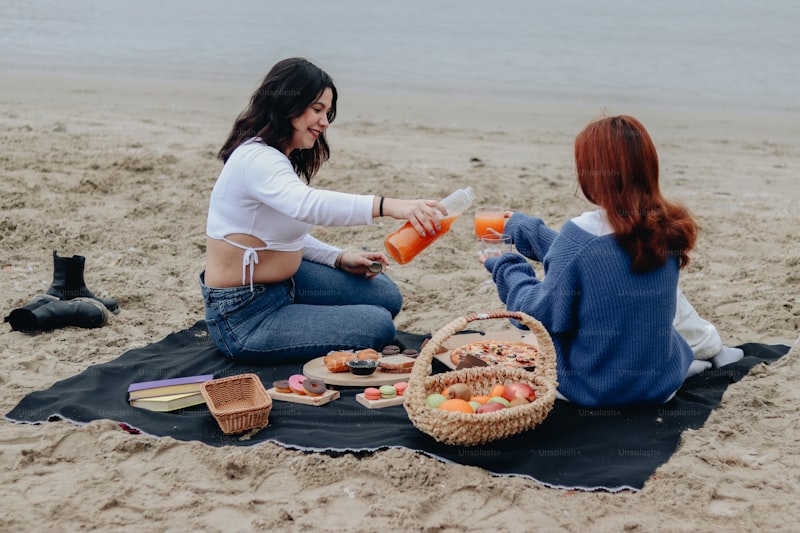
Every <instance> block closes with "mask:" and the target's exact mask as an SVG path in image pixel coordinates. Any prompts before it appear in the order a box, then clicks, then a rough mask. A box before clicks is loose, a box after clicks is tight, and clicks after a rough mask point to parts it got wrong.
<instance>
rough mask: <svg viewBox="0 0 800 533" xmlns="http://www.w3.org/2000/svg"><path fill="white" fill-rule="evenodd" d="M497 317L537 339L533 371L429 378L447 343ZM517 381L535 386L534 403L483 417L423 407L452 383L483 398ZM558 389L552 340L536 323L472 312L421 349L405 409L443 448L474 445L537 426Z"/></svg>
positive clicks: (491, 369) (490, 370) (477, 370)
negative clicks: (468, 327)
mask: <svg viewBox="0 0 800 533" xmlns="http://www.w3.org/2000/svg"><path fill="white" fill-rule="evenodd" d="M494 318H514V319H517V320H518V321H519V322H521V323H522V324H524V325H525V326H527V327H528V329H530V331H531V334H533V335H536V339H537V341H538V344H539V355H538V357H537V359H536V368H535V369H534V370H532V371H529V370H524V369H522V368H512V367H508V366H498V365H495V366H483V367H472V368H464V369H461V370H454V371H449V372H444V373H440V374H434V375H431V376H429V375H428V374H429V372H430V366H431V363H432V362H433V356H434V354H436V353H437V352H438V350H439V349H440V348H441V346H442V343H443V342H444V341H446V340H447V339H448V338H449V337H450V336H452V335H453V334H454V333H457V332H459V331H461V330H462V329H464V327H465V326H466V325H467V324H468V323H470V322H472V321H475V320H487V319H494ZM487 340H491V334H489V333H487ZM515 381H521V382H523V383H527V384H528V385H530V386H531V387H533V389H534V391H536V400H535V401H533V402H531V403H529V404H528V405H521V406H516V407H511V408H508V409H502V410H500V411H494V412H491V413H481V414H468V413H460V412H453V411H445V410H443V409H437V408H433V407H430V406H428V405H427V404H426V403H425V398H426V397H427V396H428V395H429V394H432V393H436V392H441V391H442V390H443V389H444V388H445V387H449V386H450V385H453V384H454V383H465V384H467V385H469V386H470V388H471V389H472V391H473V393H474V394H481V395H485V394H488V392H489V390H490V389H491V388H492V387H493V386H494V385H496V384H508V383H512V382H515ZM557 386H558V381H557V378H556V355H555V348H554V347H553V341H552V339H551V338H550V335H549V334H548V333H547V330H546V329H545V328H544V326H542V324H541V323H540V322H539V321H538V320H536V319H535V318H533V317H531V316H529V315H527V314H525V313H521V312H514V311H505V310H499V311H491V312H488V313H471V314H468V315H466V316H463V317H459V318H457V319H455V320H453V321H452V322H450V323H449V324H447V325H446V326H445V327H443V328H442V329H440V330H439V331H438V332H436V334H434V335H433V337H432V338H431V339H430V340H429V341H428V343H427V344H426V345H425V347H424V348H423V349H422V351H421V352H420V354H419V355H418V356H417V360H416V362H415V363H414V368H413V369H412V371H411V376H410V377H409V379H408V388H407V389H406V392H405V397H406V399H405V403H404V406H405V409H406V412H407V413H408V418H409V419H410V420H411V423H412V424H414V426H416V427H417V429H419V430H420V431H422V432H423V433H426V434H428V435H430V436H431V437H433V438H434V439H436V440H437V441H439V442H443V443H445V444H454V445H461V446H474V445H478V444H485V443H487V442H491V441H494V440H498V439H503V438H505V437H510V436H511V435H516V434H517V433H522V432H523V431H527V430H529V429H533V428H534V427H536V426H537V425H538V424H540V423H541V422H542V421H543V420H544V419H545V418H546V417H547V415H548V414H549V413H550V410H551V409H552V408H553V403H554V402H555V398H556V387H557Z"/></svg>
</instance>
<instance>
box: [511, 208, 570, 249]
mask: <svg viewBox="0 0 800 533" xmlns="http://www.w3.org/2000/svg"><path fill="white" fill-rule="evenodd" d="M503 231H504V233H506V234H507V235H511V238H512V240H513V242H514V246H515V247H516V248H517V251H518V252H519V253H521V254H522V255H524V256H525V257H527V258H529V259H533V260H534V261H541V260H542V259H543V258H544V256H545V255H547V252H548V250H550V246H552V244H553V241H554V240H555V239H556V237H557V236H558V232H557V231H555V230H553V229H551V228H549V227H547V226H546V225H545V223H544V222H543V221H542V219H540V218H536V217H529V216H527V215H523V214H522V213H514V215H513V216H512V217H511V218H510V219H508V222H506V227H505V229H504V230H503Z"/></svg>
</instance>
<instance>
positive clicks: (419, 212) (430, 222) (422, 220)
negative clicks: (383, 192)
mask: <svg viewBox="0 0 800 533" xmlns="http://www.w3.org/2000/svg"><path fill="white" fill-rule="evenodd" d="M383 214H384V215H385V216H389V217H392V218H396V219H398V220H404V219H405V220H408V221H409V222H410V223H411V226H413V228H414V229H415V230H417V233H419V234H420V235H422V236H423V237H424V236H425V235H432V234H434V233H437V232H439V231H442V223H441V220H442V217H443V216H445V215H447V209H445V207H444V206H443V205H442V203H441V202H439V201H438V200H400V199H397V198H385V199H384V201H383Z"/></svg>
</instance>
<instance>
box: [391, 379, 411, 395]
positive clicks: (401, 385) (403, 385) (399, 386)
mask: <svg viewBox="0 0 800 533" xmlns="http://www.w3.org/2000/svg"><path fill="white" fill-rule="evenodd" d="M407 388H408V383H407V382H405V381H399V382H397V383H395V384H394V390H396V391H397V395H398V396H402V395H403V393H404V392H406V389H407Z"/></svg>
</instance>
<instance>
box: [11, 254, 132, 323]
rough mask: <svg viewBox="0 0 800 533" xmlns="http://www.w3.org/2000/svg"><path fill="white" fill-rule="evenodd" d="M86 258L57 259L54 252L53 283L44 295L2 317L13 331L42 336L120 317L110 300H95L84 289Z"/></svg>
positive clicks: (90, 292) (38, 295) (90, 293)
mask: <svg viewBox="0 0 800 533" xmlns="http://www.w3.org/2000/svg"><path fill="white" fill-rule="evenodd" d="M85 266H86V258H85V257H83V256H80V255H74V256H72V257H59V256H58V254H57V253H56V251H55V250H54V251H53V283H52V284H51V285H50V288H49V289H48V290H47V294H37V295H36V296H34V297H33V299H32V300H31V301H30V302H29V303H27V304H26V305H24V306H22V307H20V308H18V309H14V310H13V311H11V313H10V314H9V315H8V316H7V317H5V321H6V322H8V323H10V324H11V329H12V330H14V331H22V332H25V333H32V334H36V333H41V332H43V331H52V330H55V329H59V328H64V327H67V326H75V327H79V328H99V327H101V326H104V325H106V324H107V323H108V313H109V312H112V313H114V314H116V313H119V306H118V305H117V302H116V301H115V300H114V299H112V298H102V297H100V296H95V295H94V294H93V293H92V291H90V290H89V289H88V288H87V287H86V283H85V282H84V279H83V271H84V268H85Z"/></svg>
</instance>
